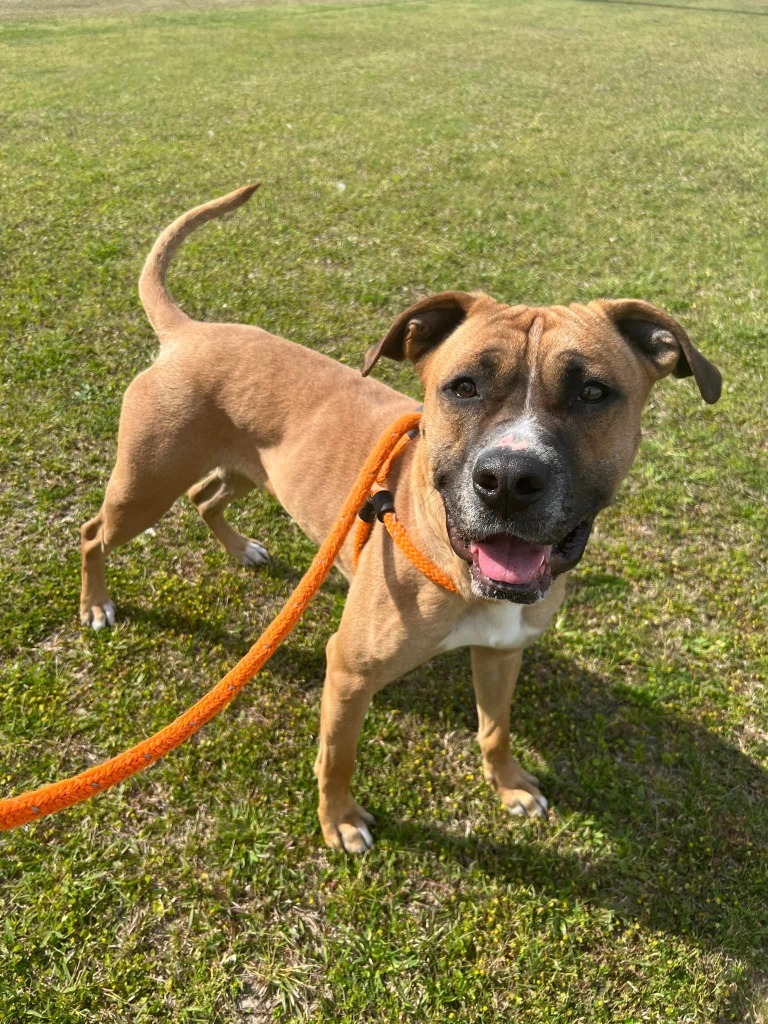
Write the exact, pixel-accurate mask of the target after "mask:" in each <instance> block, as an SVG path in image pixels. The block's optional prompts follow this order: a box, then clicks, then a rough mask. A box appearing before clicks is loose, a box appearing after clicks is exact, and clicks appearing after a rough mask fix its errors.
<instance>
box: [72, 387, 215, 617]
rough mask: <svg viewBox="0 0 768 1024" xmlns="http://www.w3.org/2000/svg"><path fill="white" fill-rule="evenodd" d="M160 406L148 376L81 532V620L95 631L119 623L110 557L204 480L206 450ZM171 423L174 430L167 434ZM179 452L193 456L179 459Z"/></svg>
mask: <svg viewBox="0 0 768 1024" xmlns="http://www.w3.org/2000/svg"><path fill="white" fill-rule="evenodd" d="M159 406H160V401H159V400H158V389H157V388H156V386H155V383H154V372H153V370H148V371H145V373H144V374H142V375H140V376H139V377H137V378H136V380H135V381H134V382H133V384H131V386H130V387H129V389H128V391H127V392H126V395H125V399H124V401H123V411H122V414H121V417H120V430H119V432H118V441H117V460H116V462H115V468H114V469H113V471H112V475H111V477H110V478H109V482H108V484H107V487H106V491H105V493H104V502H103V504H102V506H101V508H100V509H99V512H98V514H97V515H96V516H94V518H93V519H91V520H89V521H88V522H87V523H85V525H84V526H83V528H82V530H81V531H80V535H81V538H82V544H81V551H82V567H83V568H82V591H81V595H80V620H81V622H82V623H83V625H85V626H92V627H93V629H102V628H103V627H104V626H107V625H110V626H111V625H113V624H114V621H115V607H114V605H113V603H112V601H111V600H110V596H109V591H108V589H107V578H106V572H105V566H106V561H107V558H108V556H109V554H110V553H111V552H112V551H114V549H115V548H117V547H119V546H120V545H122V544H126V543H127V542H128V541H129V540H131V539H132V538H133V537H137V536H138V535H139V534H140V533H143V532H144V530H147V529H149V527H150V526H154V525H155V523H156V522H157V521H158V520H159V519H160V518H161V517H162V516H163V515H165V513H166V512H167V511H168V509H169V508H170V507H171V506H172V505H173V503H174V502H175V501H176V499H177V498H179V497H180V496H181V495H182V494H184V492H185V491H186V490H187V489H188V488H189V487H190V486H191V485H192V483H193V482H194V481H195V480H197V479H199V478H200V475H201V471H202V467H203V465H204V462H203V460H204V459H205V458H206V457H208V456H209V453H208V452H207V451H206V450H205V446H204V444H201V443H198V444H197V445H196V446H194V445H192V444H191V443H190V441H189V425H188V424H187V423H186V422H185V421H184V420H183V418H182V417H181V416H177V418H176V420H175V421H174V419H173V417H172V416H170V415H168V414H167V412H166V411H164V410H160V411H158V408H159ZM169 423H171V424H173V428H174V429H173V430H169V429H168V424H169ZM179 452H186V453H190V452H193V453H194V454H193V455H192V457H189V454H188V455H187V458H186V459H180V458H179V457H178V453H179ZM201 463H202V464H201Z"/></svg>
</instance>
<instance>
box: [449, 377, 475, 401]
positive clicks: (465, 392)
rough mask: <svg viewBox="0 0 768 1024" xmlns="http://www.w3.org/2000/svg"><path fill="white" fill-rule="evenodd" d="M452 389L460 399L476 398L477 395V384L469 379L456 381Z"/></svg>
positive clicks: (463, 378) (464, 378)
mask: <svg viewBox="0 0 768 1024" xmlns="http://www.w3.org/2000/svg"><path fill="white" fill-rule="evenodd" d="M451 388H452V390H453V391H454V393H455V394H457V395H458V396H459V398H474V397H475V396H476V395H477V388H476V387H475V382H474V381H472V380H470V379H469V377H462V378H461V380H457V381H454V382H453V384H451Z"/></svg>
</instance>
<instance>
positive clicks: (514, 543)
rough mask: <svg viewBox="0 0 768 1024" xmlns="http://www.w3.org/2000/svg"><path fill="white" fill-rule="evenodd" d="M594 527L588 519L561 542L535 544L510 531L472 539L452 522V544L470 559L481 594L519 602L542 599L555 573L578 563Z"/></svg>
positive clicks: (450, 529)
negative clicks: (455, 527)
mask: <svg viewBox="0 0 768 1024" xmlns="http://www.w3.org/2000/svg"><path fill="white" fill-rule="evenodd" d="M591 529H592V522H591V520H584V521H583V522H581V523H579V525H578V526H577V527H576V528H575V529H573V530H571V532H570V533H569V534H567V535H566V536H565V537H564V538H563V539H562V540H561V541H559V542H558V543H554V544H532V543H531V542H530V541H527V540H524V539H523V538H522V537H515V536H513V535H512V534H507V533H497V534H493V535H492V536H490V537H484V538H483V539H482V540H471V539H469V538H466V537H462V536H461V535H460V534H459V533H458V532H457V531H456V530H455V529H454V527H453V526H452V525H451V523H450V522H448V536H449V539H450V542H451V547H452V548H453V550H454V551H455V552H456V554H457V555H458V556H459V558H463V559H464V561H465V562H468V563H469V566H470V574H471V576H472V585H473V586H472V589H473V590H474V591H475V592H476V593H477V594H478V595H479V596H481V597H490V598H496V599H502V600H507V601H516V602H517V603H519V604H533V602H534V601H538V600H540V598H542V597H544V596H545V594H546V593H547V591H548V590H549V587H550V585H551V583H552V580H553V579H554V577H555V576H559V575H560V573H563V572H566V571H567V570H568V569H571V568H573V566H574V565H576V563H577V562H578V561H579V559H580V558H581V556H582V555H583V554H584V549H585V547H586V546H587V541H588V540H589V534H590V532H591Z"/></svg>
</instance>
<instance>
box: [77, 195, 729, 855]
mask: <svg viewBox="0 0 768 1024" xmlns="http://www.w3.org/2000/svg"><path fill="white" fill-rule="evenodd" d="M254 189H255V186H249V187H247V188H242V189H239V190H238V191H236V192H233V193H232V194H231V195H228V196H225V197H224V198H222V199H217V200H214V201H213V202H211V203H208V204H206V205H204V206H199V207H197V208H196V209H194V210H191V211H190V212H189V213H186V214H184V215H183V216H182V217H180V218H179V219H178V220H177V221H175V222H174V223H173V224H172V225H171V226H170V227H169V228H168V229H167V230H166V231H164V232H163V234H162V235H161V236H160V238H159V239H158V240H157V242H156V243H155V245H154V247H153V249H152V251H151V253H150V255H149V257H148V259H147V262H146V264H145V267H144V270H143V272H142V275H141V280H140V283H139V290H140V294H141V299H142V302H143V304H144V309H145V310H146V313H147V316H148V317H149V320H150V322H151V324H152V326H153V327H154V329H155V331H156V332H157V335H158V338H159V340H160V346H161V351H160V355H159V356H158V358H157V360H156V362H155V363H154V364H153V365H152V366H151V367H150V368H149V369H148V370H145V371H144V372H143V373H140V374H139V376H138V377H137V378H136V380H134V381H133V383H132V384H131V386H130V387H129V388H128V391H127V392H126V395H125V400H124V402H123V410H122V415H121V418H120V431H119V435H118V452H117V463H116V465H115V469H114V471H113V473H112V476H111V478H110V480H109V483H108V485H107V490H106V495H105V498H104V504H103V505H102V508H101V510H100V511H99V514H98V515H97V516H96V517H95V518H94V519H92V520H91V521H90V522H88V523H86V524H85V526H84V527H83V529H82V554H83V589H82V601H81V618H82V621H83V623H84V624H86V625H88V624H90V625H91V626H92V627H93V628H94V629H100V628H101V627H103V626H104V625H106V624H107V623H109V624H110V625H112V624H113V623H114V620H115V611H114V605H113V604H112V601H111V600H110V598H109V593H108V591H107V584H106V577H105V571H104V567H105V561H106V558H107V556H108V555H109V553H110V552H111V551H113V550H114V549H115V548H116V547H117V546H118V545H120V544H124V543H125V542H126V541H128V540H130V539H131V538H132V537H135V536H136V535H137V534H139V533H141V532H142V531H143V530H146V529H147V528H148V527H150V526H152V525H153V524H154V523H155V522H157V520H158V519H159V518H160V517H161V516H162V515H163V514H164V513H165V512H166V511H167V510H168V509H169V508H170V507H171V505H172V504H173V503H174V502H175V501H176V499H177V498H178V497H179V496H180V495H181V494H183V493H184V492H185V491H187V492H188V493H189V496H190V497H191V498H192V501H193V502H194V503H195V505H196V507H197V509H198V511H199V513H200V515H201V516H202V517H203V519H204V520H205V522H206V523H207V524H208V526H209V527H210V528H211V530H212V531H213V533H214V534H215V535H216V537H217V538H218V540H219V541H220V543H221V544H222V545H223V547H224V548H225V549H226V550H227V551H228V552H229V553H230V554H231V555H232V556H233V558H235V559H237V561H238V562H241V563H242V564H243V565H260V564H262V563H264V562H266V561H267V559H268V556H267V552H266V551H265V550H264V548H263V547H262V546H261V545H260V544H259V543H258V542H256V541H253V540H249V539H248V538H246V537H243V536H241V535H240V534H238V533H236V532H235V531H234V530H233V529H232V527H231V526H229V525H228V523H227V521H226V520H225V518H224V510H225V508H226V507H227V505H228V504H229V503H230V502H231V501H232V500H233V499H234V498H238V497H240V496H242V495H244V494H246V493H247V492H248V491H249V490H251V489H252V488H254V487H263V488H266V489H267V490H268V491H270V492H271V493H272V494H274V495H275V496H276V497H277V499H278V500H279V501H280V502H281V504H282V505H283V506H284V507H285V508H286V509H287V511H288V512H289V513H290V515H291V516H293V518H294V519H295V520H296V522H297V523H298V524H299V525H300V526H301V528H302V529H303V530H304V532H305V533H306V534H307V535H308V536H309V537H310V538H311V539H312V540H314V541H315V542H319V541H320V540H321V539H322V538H323V537H324V536H325V535H326V534H327V533H328V531H329V529H330V527H331V525H332V523H333V521H334V519H335V517H336V515H337V512H338V510H339V508H340V507H341V505H342V502H343V500H344V498H345V497H346V495H347V493H348V491H349V490H350V488H351V486H352V483H353V481H354V480H355V477H356V476H357V473H358V471H359V470H360V468H361V466H362V463H363V461H364V459H365V457H366V455H367V454H368V452H369V451H370V450H371V448H372V447H373V445H374V444H375V442H376V440H377V439H378V437H379V435H380V434H381V433H382V432H383V431H384V429H385V428H386V427H387V426H388V425H389V424H390V423H392V421H393V420H394V419H395V418H396V417H398V416H399V415H401V414H402V413H404V412H408V411H411V410H413V409H415V408H416V403H415V402H414V401H413V400H411V399H410V398H407V397H405V396H404V395H401V394H398V393H397V392H396V391H392V390H391V389H390V388H388V387H385V385H383V384H381V383H379V382H377V381H375V380H372V379H370V378H367V374H368V373H369V372H370V370H371V368H372V367H373V366H374V364H375V363H376V361H377V360H378V359H379V358H380V357H381V356H388V357H389V358H390V359H398V360H402V359H409V360H410V361H411V362H412V363H413V364H414V365H415V367H416V371H417V372H418V374H419V376H420V377H421V380H422V382H423V385H424V392H425V396H424V414H423V417H422V421H421V427H420V436H419V440H418V442H417V443H413V444H411V445H410V446H409V447H408V449H407V450H406V453H405V455H404V456H403V457H402V459H401V460H400V461H399V462H398V463H397V464H396V467H395V470H394V472H393V475H392V477H391V480H390V485H389V486H390V488H391V490H392V491H393V492H394V495H395V505H396V509H397V516H398V518H399V519H400V520H401V522H403V523H404V525H405V526H406V528H407V530H408V532H409V534H410V536H411V537H412V538H413V540H414V542H415V543H416V544H417V545H418V546H419V547H420V548H421V549H422V550H423V551H424V552H425V553H426V554H427V555H428V556H429V557H430V558H431V559H432V560H433V561H434V562H435V563H436V564H437V565H438V566H439V567H440V568H441V569H442V570H443V571H444V572H446V573H448V574H449V576H450V577H451V578H452V579H453V580H454V582H455V584H456V586H457V588H458V590H459V595H458V596H457V595H456V594H453V593H450V592H448V591H446V590H443V589H441V588H440V587H438V586H436V585H435V584H433V583H431V582H429V581H428V580H427V579H426V578H425V577H424V576H422V575H421V574H420V573H419V572H418V570H417V569H415V568H414V566H413V565H411V563H410V562H409V561H408V560H407V559H405V558H404V557H403V556H402V555H401V554H400V552H399V551H398V549H397V548H396V547H394V546H393V545H392V542H391V541H390V539H389V537H388V536H387V534H386V533H385V531H384V530H383V529H378V530H374V532H373V536H372V538H371V540H370V541H369V542H368V544H367V546H366V548H365V549H364V551H363V555H362V558H361V560H360V564H359V567H358V570H357V571H356V572H354V573H353V569H352V550H351V542H347V544H346V545H345V547H344V549H343V551H342V553H341V556H340V557H339V560H338V564H339V568H340V569H341V571H342V572H343V573H344V574H345V576H347V578H348V579H349V580H350V586H349V596H348V598H347V603H346V606H345V609H344V614H343V616H342V620H341V625H340V626H339V630H338V632H337V633H336V634H335V635H334V636H332V637H331V639H330V640H329V642H328V646H327V673H326V679H325V688H324V690H323V698H322V713H321V726H320V749H319V753H318V756H317V762H316V765H315V772H316V775H317V779H318V783H319V788H320V808H319V814H320V822H321V824H322V828H323V834H324V836H325V839H326V841H327V842H328V843H329V844H330V845H331V846H333V847H335V848H337V849H344V850H348V851H352V852H355V853H360V852H363V851H365V850H366V849H368V848H369V847H370V846H371V843H372V839H371V834H370V826H371V825H372V824H373V819H372V817H371V815H370V814H368V812H367V811H365V810H364V809H363V808H362V807H360V805H359V804H357V803H356V802H355V801H354V799H353V798H352V795H351V793H350V788H349V786H350V779H351V776H352V772H353V769H354V765H355V757H356V750H357V742H358V737H359V735H360V729H361V726H362V723H363V718H364V716H365V713H366V710H367V708H368V705H369V703H370V701H371V698H372V697H373V695H374V693H376V691H377V690H379V689H381V688H382V687H383V686H386V684H387V683H389V682H391V681H393V680H394V679H397V678H398V677H399V676H401V675H403V674H404V673H405V672H408V671H409V670H410V669H413V668H415V667H416V666H417V665H420V664H422V663H423V662H425V661H427V660H428V659H429V658H431V657H432V656H433V655H435V654H438V653H439V652H441V651H447V650H450V649H452V648H455V647H461V646H469V647H470V648H471V657H472V676H473V680H474V685H475V693H476V698H477V708H478V715H479V741H480V746H481V749H482V754H483V766H484V770H485V774H486V777H487V778H488V780H489V782H490V783H491V785H492V786H493V788H494V789H495V790H496V792H497V793H498V794H499V796H500V797H501V800H502V801H503V803H504V805H505V806H506V807H507V808H508V809H509V810H510V811H511V812H512V813H513V814H520V815H539V816H544V815H546V813H547V801H546V799H545V798H544V796H542V794H541V793H540V792H539V789H538V781H537V780H536V779H535V778H533V776H531V775H529V774H528V773H527V772H525V771H523V769H522V768H520V767H519V765H518V764H517V763H516V761H515V760H514V759H513V757H512V755H511V754H510V750H509V713H510V703H511V700H512V693H513V691H514V688H515V682H516V679H517V674H518V671H519V668H520V659H521V651H522V648H523V647H525V646H527V645H528V644H530V643H532V642H533V641H534V640H536V639H537V637H539V636H540V635H541V633H542V632H543V630H544V629H545V628H546V627H547V625H548V624H549V622H550V621H551V619H552V617H553V616H554V615H555V613H556V611H557V609H558V608H559V606H560V604H561V602H562V600H563V596H564V591H565V583H564V576H563V574H564V573H565V572H566V571H567V570H568V569H571V568H572V567H573V566H574V565H576V563H577V562H578V561H579V559H580V558H581V556H582V554H583V551H584V548H585V546H586V543H587V540H588V537H589V533H590V529H591V526H592V522H593V520H594V518H595V516H596V515H597V513H598V512H599V511H600V510H601V509H602V508H604V507H605V506H606V505H607V504H608V503H609V502H610V501H611V499H612V498H613V496H614V495H615V493H616V491H617V489H618V487H619V484H620V483H621V481H622V480H623V478H624V476H625V475H626V473H627V472H628V470H629V467H630V465H631V463H632V460H633V458H634V455H635V452H636V450H637V445H638V441H639V438H640V412H641V410H642V408H643V404H644V403H645V400H646V398H647V397H648V393H649V391H650V389H651V386H652V385H653V384H654V383H655V382H656V381H657V380H659V379H660V378H661V377H664V376H666V375H667V374H669V373H673V374H674V375H675V376H677V377H687V376H690V375H693V377H694V379H695V380H696V383H697V385H698V387H699V391H700V392H701V394H702V396H703V398H704V400H705V401H707V402H715V401H717V399H718V397H719V394H720V374H719V372H718V371H717V369H716V368H715V367H714V366H713V365H712V364H711V363H709V362H708V361H707V360H706V359H705V358H704V357H703V356H702V355H701V354H700V353H699V352H698V351H697V350H696V349H695V348H694V347H693V345H692V344H691V342H690V341H689V339H688V336H687V334H686V333H685V331H684V330H683V328H682V327H681V326H680V324H678V323H677V321H676V320H674V319H673V318H672V317H671V316H668V315H667V314H666V313H663V312H661V311H660V310H658V309H655V308H654V307H653V306H651V305H649V304H648V303H646V302H639V301H635V300H632V299H620V300H615V301H595V302H590V303H589V304H588V305H586V306H582V305H578V304H574V305H571V306H568V307H564V306H554V307H542V308H530V307H527V306H506V305H502V304H500V303H497V302H495V301H494V300H493V299H491V298H489V296H487V295H483V294H481V293H477V292H475V293H466V292H444V293H442V294H440V295H435V296H433V297H431V298H428V299H424V300H423V301H422V302H419V303H417V304H416V305H415V306H412V307H411V308H410V309H408V310H406V311H405V312H404V313H403V314H402V315H401V316H399V317H398V319H397V320H396V321H395V323H394V324H393V325H392V327H391V328H390V330H389V333H388V334H387V335H386V337H385V338H384V339H383V340H382V341H381V342H379V344H377V345H375V346H374V347H373V348H372V349H371V350H370V351H369V352H368V355H367V357H366V360H365V368H364V370H363V375H362V376H361V375H360V374H358V373H356V372H354V371H353V370H351V369H349V368H348V367H346V366H342V365H340V364H339V363H336V362H334V361H333V360H331V359H328V358H327V357H325V356H323V355H320V354H318V353H317V352H313V351H311V350H309V349H306V348H302V347H300V346H297V345H294V344H292V343H291V342H289V341H285V340H283V339H282V338H278V337H275V336H274V335H271V334H268V333H267V332H266V331H262V330H260V329H259V328H257V327H245V326H241V325H238V324H207V323H199V322H197V321H194V320H191V319H190V318H189V317H187V316H186V315H185V314H184V313H183V312H182V311H181V310H180V309H179V308H178V306H176V305H175V304H174V302H173V300H172V299H171V298H170V296H169V295H168V293H167V291H166V289H165V273H166V270H167V268H168V265H169V263H170V260H171V257H172V255H173V252H174V251H175V249H176V247H177V246H178V244H179V243H180V242H181V241H182V239H184V238H185V237H186V236H187V235H188V234H189V233H190V232H191V231H192V230H194V228H196V227H197V226H198V225H200V224H202V223H204V222H205V221H207V220H211V219H212V218H214V217H220V216H222V215H223V214H224V213H226V212H228V211H230V210H233V209H235V208H236V207H238V206H240V205H241V204H242V203H244V202H246V200H248V199H249V198H250V196H251V195H252V193H253V191H254Z"/></svg>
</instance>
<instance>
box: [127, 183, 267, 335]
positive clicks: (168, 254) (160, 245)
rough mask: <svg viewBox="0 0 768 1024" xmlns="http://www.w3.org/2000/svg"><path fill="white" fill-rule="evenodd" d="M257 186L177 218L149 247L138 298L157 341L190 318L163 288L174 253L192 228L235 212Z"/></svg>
mask: <svg viewBox="0 0 768 1024" xmlns="http://www.w3.org/2000/svg"><path fill="white" fill-rule="evenodd" d="M258 187H259V184H258V183H257V184H255V185H246V186H245V187H244V188H239V189H237V190H236V191H234V192H230V193H229V195H227V196H222V197H221V198H219V199H214V200H212V202H210V203H204V204H203V205H202V206H196V207H195V208H194V209H193V210H187V212H186V213H183V214H182V215H181V216H180V217H178V218H177V219H176V220H175V221H174V222H173V224H171V225H170V226H169V227H167V228H166V229H165V231H163V233H162V234H161V235H160V237H159V238H158V240H157V241H156V242H155V244H154V245H153V246H152V251H151V252H150V254H149V256H147V259H146V262H145V263H144V269H143V270H142V272H141V277H140V278H139V297H140V298H141V304H142V306H143V307H144V312H145V313H146V314H147V318H148V319H149V322H150V323H151V324H152V326H153V327H154V329H155V331H156V332H157V335H158V338H159V339H160V341H162V340H163V335H164V334H167V333H168V332H169V331H171V330H173V328H174V327H179V326H181V324H183V323H185V322H188V321H189V319H190V318H189V317H188V316H187V314H186V313H184V312H182V310H181V309H179V307H178V306H177V305H176V303H175V302H174V301H173V299H172V298H171V296H170V295H169V294H168V291H167V290H166V287H165V275H166V272H167V270H168V267H169V266H170V263H171V260H172V259H173V254H174V253H175V252H176V250H177V249H178V247H179V246H180V245H181V243H182V242H183V241H184V239H185V238H186V237H187V235H190V234H191V233H192V232H193V231H194V230H195V228H198V227H200V225H201V224H205V222H206V221H209V220H215V219H216V218H217V217H223V216H224V214H225V213H229V212H230V211H231V210H236V209H237V208H238V206H242V205H243V203H247V202H248V200H249V199H250V198H251V196H252V195H253V193H254V192H255V191H256V189H257V188H258Z"/></svg>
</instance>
